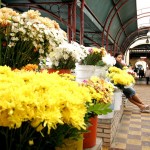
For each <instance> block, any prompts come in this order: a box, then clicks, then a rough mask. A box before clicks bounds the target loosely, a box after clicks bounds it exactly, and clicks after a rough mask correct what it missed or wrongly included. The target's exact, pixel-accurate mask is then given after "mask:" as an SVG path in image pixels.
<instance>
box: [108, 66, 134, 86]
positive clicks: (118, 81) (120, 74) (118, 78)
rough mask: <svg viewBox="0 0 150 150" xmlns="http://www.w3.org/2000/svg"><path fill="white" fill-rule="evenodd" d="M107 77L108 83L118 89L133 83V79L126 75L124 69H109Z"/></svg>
mask: <svg viewBox="0 0 150 150" xmlns="http://www.w3.org/2000/svg"><path fill="white" fill-rule="evenodd" d="M108 77H109V78H110V81H111V82H112V83H113V84H114V85H115V86H117V87H118V88H120V89H123V88H124V87H125V86H130V85H132V84H134V83H135V80H134V77H133V76H132V75H130V74H128V72H127V71H126V69H125V70H121V69H119V68H117V67H110V68H109V74H108Z"/></svg>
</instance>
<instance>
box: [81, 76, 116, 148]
mask: <svg viewBox="0 0 150 150" xmlns="http://www.w3.org/2000/svg"><path fill="white" fill-rule="evenodd" d="M81 84H82V85H83V86H85V87H87V88H88V89H89V92H90V94H91V97H92V99H91V100H92V102H87V113H86V116H85V120H86V121H87V123H88V125H89V126H88V128H87V130H88V132H87V133H85V134H84V141H83V147H84V148H90V147H93V146H95V144H96V133H97V116H98V115H101V114H107V113H109V112H111V111H112V110H111V108H110V104H111V102H112V95H113V85H112V84H111V83H109V82H106V81H105V80H104V79H100V78H98V77H92V78H90V79H88V80H84V81H83V83H81Z"/></svg>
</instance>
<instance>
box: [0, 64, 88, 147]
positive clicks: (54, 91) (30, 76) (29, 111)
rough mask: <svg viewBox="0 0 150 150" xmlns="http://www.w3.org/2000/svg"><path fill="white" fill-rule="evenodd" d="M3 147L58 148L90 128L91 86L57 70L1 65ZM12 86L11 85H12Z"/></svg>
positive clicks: (1, 134)
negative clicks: (32, 69) (50, 71)
mask: <svg viewBox="0 0 150 150" xmlns="http://www.w3.org/2000/svg"><path fill="white" fill-rule="evenodd" d="M0 79H1V82H0V87H2V88H1V89H0V99H1V103H0V118H1V119H0V140H1V142H0V146H1V147H3V148H4V149H6V150H7V149H9V150H11V149H22V148H23V149H41V148H43V149H45V150H47V149H54V148H55V147H56V146H61V145H62V144H63V142H64V141H63V140H64V139H67V138H69V139H76V140H78V138H79V139H80V138H81V137H80V136H81V133H83V131H84V130H85V129H86V123H85V114H86V112H87V106H86V103H87V102H90V101H91V95H90V93H89V91H88V89H87V88H85V87H83V86H81V85H79V84H78V83H77V82H75V81H72V80H70V79H67V76H64V77H63V76H60V75H59V74H57V73H53V74H48V73H47V72H46V71H44V72H33V71H25V70H20V71H19V70H18V71H17V72H15V71H12V70H11V68H10V67H7V66H0ZM9 87H11V88H9Z"/></svg>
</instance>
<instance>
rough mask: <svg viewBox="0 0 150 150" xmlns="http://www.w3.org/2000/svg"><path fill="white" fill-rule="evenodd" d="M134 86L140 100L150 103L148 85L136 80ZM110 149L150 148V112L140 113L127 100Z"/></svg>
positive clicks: (137, 149)
mask: <svg viewBox="0 0 150 150" xmlns="http://www.w3.org/2000/svg"><path fill="white" fill-rule="evenodd" d="M134 88H135V90H136V92H137V95H138V96H139V97H140V98H141V99H142V101H144V102H145V104H149V105H150V85H146V84H145V81H144V80H143V81H137V82H136V85H135V87H134ZM111 150H150V113H141V112H140V111H139V108H138V107H136V106H135V105H133V104H132V103H130V102H128V103H127V107H126V108H125V111H124V114H123V117H122V119H121V123H120V126H119V127H118V131H117V133H116V136H115V138H114V141H113V143H112V145H111Z"/></svg>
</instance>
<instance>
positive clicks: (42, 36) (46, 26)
mask: <svg viewBox="0 0 150 150" xmlns="http://www.w3.org/2000/svg"><path fill="white" fill-rule="evenodd" d="M0 16H1V17H0V18H1V19H0V27H1V29H0V37H1V39H0V41H1V42H2V44H0V46H1V50H0V52H1V53H0V65H8V66H10V67H13V68H14V67H16V68H21V67H22V66H25V65H26V64H29V63H31V64H34V63H35V64H38V63H39V59H42V58H43V57H46V55H47V54H49V53H50V51H51V48H53V49H55V48H56V47H58V46H59V45H60V44H61V43H63V42H64V41H67V36H66V33H65V32H64V31H63V30H61V29H60V27H59V25H58V24H57V23H56V22H55V21H52V20H50V19H49V18H46V17H45V18H44V17H41V14H40V12H39V11H34V10H29V11H27V12H24V13H22V14H19V13H17V12H15V11H14V10H12V9H10V8H1V9H0Z"/></svg>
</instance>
